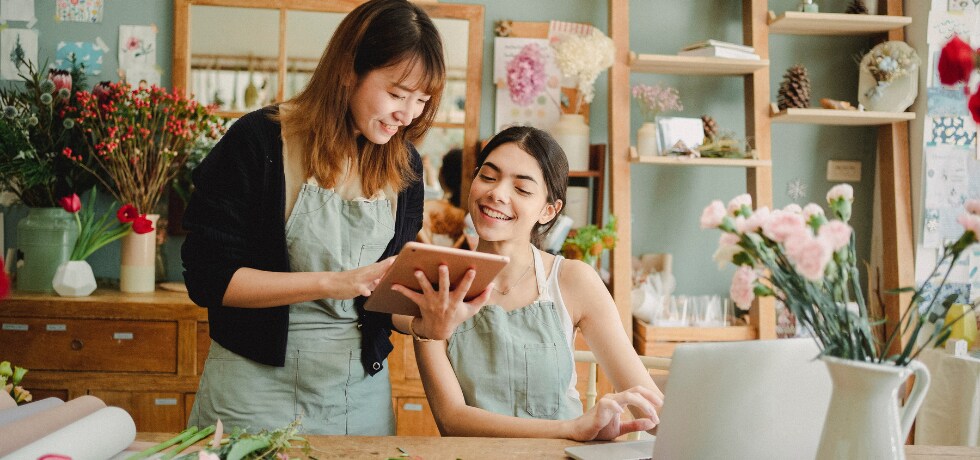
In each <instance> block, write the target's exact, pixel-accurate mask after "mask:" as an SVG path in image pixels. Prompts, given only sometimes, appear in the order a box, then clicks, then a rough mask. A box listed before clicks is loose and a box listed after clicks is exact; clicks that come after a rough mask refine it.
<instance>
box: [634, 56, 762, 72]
mask: <svg viewBox="0 0 980 460" xmlns="http://www.w3.org/2000/svg"><path fill="white" fill-rule="evenodd" d="M767 68H769V60H768V59H759V60H755V59H730V58H720V57H700V56H671V55H664V54H636V53H633V52H630V70H631V71H633V72H643V73H658V74H673V75H714V76H725V75H727V76H741V75H749V74H751V73H753V72H757V71H759V70H763V69H767Z"/></svg>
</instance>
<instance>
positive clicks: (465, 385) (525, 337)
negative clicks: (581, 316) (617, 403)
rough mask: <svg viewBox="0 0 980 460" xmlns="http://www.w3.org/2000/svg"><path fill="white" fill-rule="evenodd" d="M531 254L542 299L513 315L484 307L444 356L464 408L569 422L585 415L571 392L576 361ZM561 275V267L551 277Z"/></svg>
mask: <svg viewBox="0 0 980 460" xmlns="http://www.w3.org/2000/svg"><path fill="white" fill-rule="evenodd" d="M532 252H533V253H534V272H535V278H536V279H537V286H538V299H537V300H535V301H534V302H532V303H531V304H530V305H525V306H523V307H520V308H517V309H515V310H512V311H506V310H504V308H503V307H501V306H499V305H487V306H484V307H483V308H482V309H481V310H480V311H479V312H478V313H477V314H476V315H475V316H473V317H472V318H470V319H468V320H466V321H465V322H464V323H463V324H461V325H460V326H459V327H458V328H457V329H456V331H455V332H453V335H452V337H450V338H449V343H448V346H447V350H446V353H447V354H448V356H449V362H450V363H451V364H452V366H453V370H454V371H455V373H456V378H457V380H458V381H459V386H460V389H462V391H463V398H464V400H465V401H466V405H468V406H472V407H479V408H481V409H485V410H488V411H490V412H494V413H497V414H503V415H510V416H514V417H521V418H539V419H550V420H568V419H572V418H575V417H578V416H580V415H582V401H581V400H579V399H578V397H577V395H574V394H572V392H570V391H569V382H570V381H571V380H572V377H573V373H574V372H575V363H574V356H573V353H572V350H571V349H570V348H569V345H568V340H567V338H566V334H567V333H566V332H565V331H564V329H563V327H562V324H561V321H560V320H559V312H558V308H559V307H558V306H556V305H555V303H554V302H553V301H552V299H551V298H550V294H549V293H548V290H547V289H546V288H545V282H546V278H545V274H544V268H543V266H542V261H541V255H540V253H539V252H538V250H536V249H534V250H533V251H532ZM556 262H557V261H556ZM557 270H558V263H556V264H555V266H554V268H553V276H555V275H556V274H557Z"/></svg>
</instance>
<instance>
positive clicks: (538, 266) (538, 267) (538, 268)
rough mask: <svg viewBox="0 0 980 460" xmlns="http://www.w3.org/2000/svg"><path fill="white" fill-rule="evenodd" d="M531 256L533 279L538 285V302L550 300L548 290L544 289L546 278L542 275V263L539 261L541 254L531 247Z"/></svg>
mask: <svg viewBox="0 0 980 460" xmlns="http://www.w3.org/2000/svg"><path fill="white" fill-rule="evenodd" d="M531 254H532V255H533V256H534V278H535V280H536V281H537V284H538V300H551V297H550V296H548V290H547V289H545V283H547V281H548V278H547V277H545V275H544V262H543V261H542V260H541V252H540V251H538V250H537V249H536V248H535V247H534V245H531Z"/></svg>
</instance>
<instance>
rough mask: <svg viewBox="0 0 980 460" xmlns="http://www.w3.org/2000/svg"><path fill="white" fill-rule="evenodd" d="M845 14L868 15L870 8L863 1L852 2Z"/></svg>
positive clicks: (855, 0)
mask: <svg viewBox="0 0 980 460" xmlns="http://www.w3.org/2000/svg"><path fill="white" fill-rule="evenodd" d="M844 12H845V13H847V14H868V6H867V5H865V4H864V2H863V1H862V0H852V1H851V3H850V4H848V5H847V9H846V10H844Z"/></svg>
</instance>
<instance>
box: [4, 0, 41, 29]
mask: <svg viewBox="0 0 980 460" xmlns="http://www.w3.org/2000/svg"><path fill="white" fill-rule="evenodd" d="M0 21H23V22H27V23H30V24H33V23H34V22H35V21H37V18H36V17H34V0H0ZM28 27H30V26H28Z"/></svg>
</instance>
